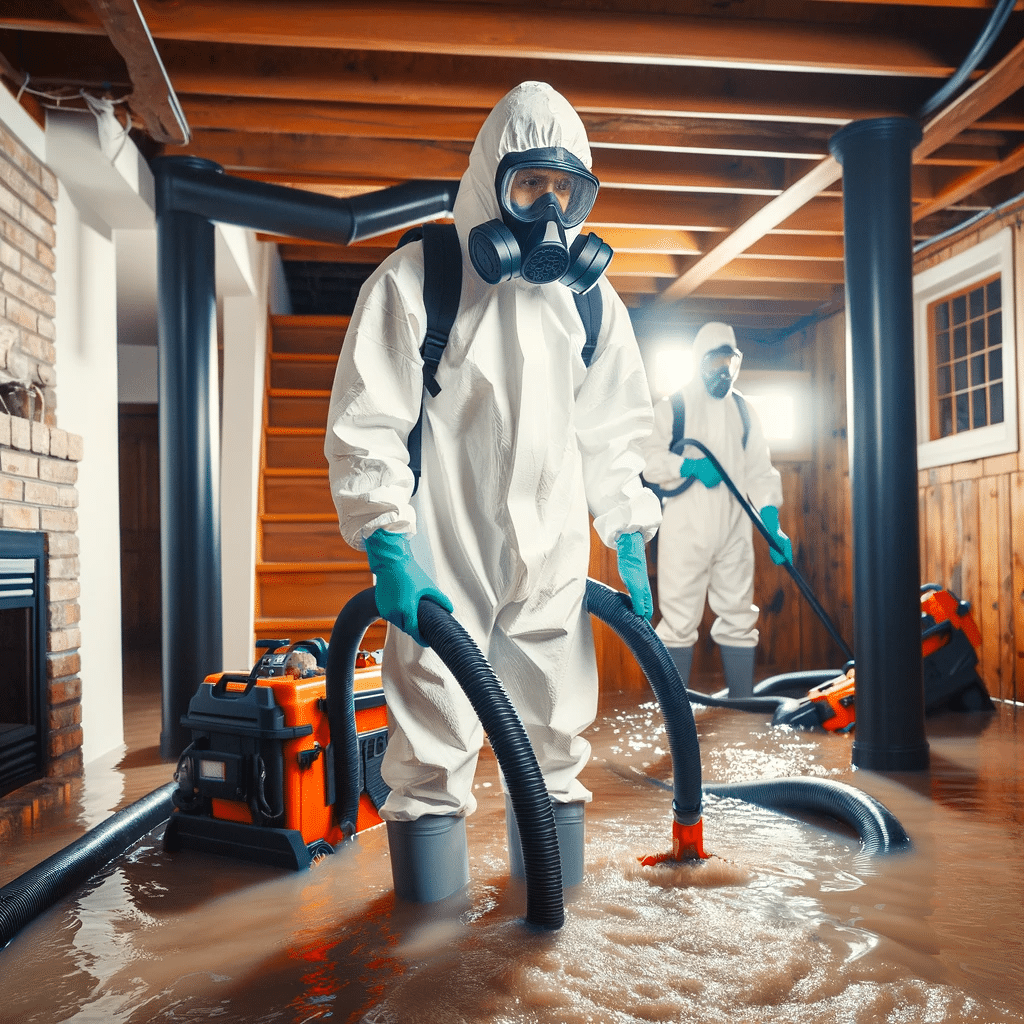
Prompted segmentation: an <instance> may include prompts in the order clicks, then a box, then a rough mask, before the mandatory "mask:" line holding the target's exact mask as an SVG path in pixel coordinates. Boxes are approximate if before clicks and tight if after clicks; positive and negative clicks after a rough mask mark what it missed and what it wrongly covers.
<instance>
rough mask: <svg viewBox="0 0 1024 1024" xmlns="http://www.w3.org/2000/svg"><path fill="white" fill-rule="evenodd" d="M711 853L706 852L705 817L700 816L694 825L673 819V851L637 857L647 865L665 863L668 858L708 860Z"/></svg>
mask: <svg viewBox="0 0 1024 1024" xmlns="http://www.w3.org/2000/svg"><path fill="white" fill-rule="evenodd" d="M710 856H711V854H709V853H705V852H704V819H703V818H698V819H697V821H696V822H695V823H694V824H693V825H684V824H683V823H682V822H679V821H676V820H675V819H673V821H672V852H671V853H652V854H649V855H648V856H646V857H637V860H639V861H640V863H641V864H642V865H643V866H644V867H645V868H649V867H653V866H654V865H655V864H663V863H664V862H665V861H667V860H673V861H685V860H697V861H699V860H707V859H708V858H709V857H710Z"/></svg>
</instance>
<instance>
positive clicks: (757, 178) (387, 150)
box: [187, 129, 927, 201]
mask: <svg viewBox="0 0 1024 1024" xmlns="http://www.w3.org/2000/svg"><path fill="white" fill-rule="evenodd" d="M469 150H470V144H469V143H468V142H449V141H423V140H414V139H368V138H353V137H346V136H337V135H331V136H311V135H284V134H275V133H272V132H255V131H251V130H250V131H245V132H233V131H215V130H208V129H199V130H197V131H196V132H195V134H194V138H193V141H192V144H191V145H190V146H189V148H188V151H187V152H188V154H189V155H192V156H198V157H203V158H205V159H208V160H214V161H216V162H217V163H219V164H221V165H222V166H223V167H224V168H225V169H226V170H229V171H234V170H238V169H245V170H276V171H281V172H290V173H293V174H320V175H333V176H336V177H339V178H344V177H351V176H357V177H365V176H371V177H373V176H379V175H380V173H381V171H382V170H383V169H386V172H387V174H388V176H389V177H394V178H397V179H403V178H441V179H450V178H459V177H461V176H462V173H463V172H464V171H465V169H466V167H467V166H468V163H469ZM593 169H594V173H595V174H596V175H597V177H598V178H599V179H600V181H601V183H602V185H603V186H604V187H605V188H608V189H612V188H629V189H651V190H661V191H670V192H671V191H676V192H679V191H683V192H725V193H735V194H740V195H754V196H772V195H777V194H778V193H779V192H780V191H781V189H782V187H783V186H784V184H785V180H786V165H785V162H784V161H780V160H764V159H754V158H750V157H725V156H717V155H716V156H702V155H695V154H691V153H685V154H680V153H661V152H653V153H645V152H640V151H637V150H621V149H599V150H596V151H595V152H594V163H593ZM923 198H927V196H924V197H923ZM652 201H656V200H652Z"/></svg>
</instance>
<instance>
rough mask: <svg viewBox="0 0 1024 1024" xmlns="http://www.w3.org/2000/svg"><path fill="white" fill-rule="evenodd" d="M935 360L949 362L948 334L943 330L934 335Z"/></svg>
mask: <svg viewBox="0 0 1024 1024" xmlns="http://www.w3.org/2000/svg"><path fill="white" fill-rule="evenodd" d="M935 361H936V362H937V363H948V362H949V335H948V334H947V333H946V332H945V331H942V332H941V333H940V334H936V335H935Z"/></svg>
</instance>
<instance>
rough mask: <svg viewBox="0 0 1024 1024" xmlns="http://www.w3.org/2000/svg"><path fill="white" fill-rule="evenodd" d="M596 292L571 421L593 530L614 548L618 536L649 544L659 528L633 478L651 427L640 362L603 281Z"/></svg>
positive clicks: (655, 505) (651, 500)
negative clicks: (594, 334) (592, 342)
mask: <svg viewBox="0 0 1024 1024" xmlns="http://www.w3.org/2000/svg"><path fill="white" fill-rule="evenodd" d="M598 286H599V287H601V297H602V301H603V306H604V311H603V314H602V325H601V334H600V337H599V338H598V344H597V348H596V351H595V357H594V360H593V362H592V363H591V364H590V368H589V370H587V374H586V377H585V378H584V380H583V383H582V385H581V386H580V389H579V391H578V392H577V395H576V410H575V421H576V435H577V438H578V441H579V447H580V453H581V456H582V460H583V483H584V488H585V490H586V495H587V504H588V506H589V507H590V511H591V513H592V515H593V516H594V529H595V530H596V531H597V535H598V536H599V537H600V538H601V541H602V543H604V544H605V545H607V546H608V547H610V548H614V547H615V545H616V542H617V541H618V539H619V537H621V536H622V535H623V534H624V533H636V532H640V533H642V534H643V537H644V540H645V541H648V540H650V539H651V537H653V536H654V533H655V531H656V530H657V529H658V526H659V525H660V524H661V502H660V501H659V500H658V498H657V497H656V496H655V495H654V493H653V492H652V491H651V490H650V489H649V488H647V487H644V485H643V483H642V481H641V480H640V473H641V472H642V470H643V468H644V459H643V454H642V452H641V446H642V445H643V443H644V441H645V440H646V438H647V437H648V435H649V434H650V432H651V427H652V425H653V415H652V410H651V392H650V388H649V387H648V384H647V374H646V372H645V370H644V365H643V360H642V359H641V358H640V350H639V348H638V347H637V343H636V336H635V335H634V334H633V326H632V324H631V323H630V321H629V314H628V312H627V311H626V307H625V305H624V304H623V302H622V300H621V299H620V298H619V297H618V295H617V294H616V293H615V290H614V289H613V288H612V287H611V285H607V286H606V282H605V281H604V279H603V278H602V280H601V282H600V283H599V285H598Z"/></svg>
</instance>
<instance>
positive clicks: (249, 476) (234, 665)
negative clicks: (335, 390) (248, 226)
mask: <svg viewBox="0 0 1024 1024" xmlns="http://www.w3.org/2000/svg"><path fill="white" fill-rule="evenodd" d="M235 230H237V229H235ZM218 235H219V236H220V235H225V236H226V240H227V239H233V241H234V243H235V244H233V245H231V246H230V249H231V252H230V254H229V253H228V252H226V251H224V250H225V249H227V248H229V247H228V246H224V247H221V246H218V251H217V259H218V261H219V265H218V274H217V276H218V278H219V279H220V278H224V279H225V280H226V279H227V278H228V276H229V275H228V274H226V273H225V271H229V270H230V268H229V267H223V269H222V264H223V263H224V262H226V261H227V260H228V259H229V258H230V259H232V260H234V262H235V266H236V269H237V270H238V275H237V278H236V284H235V286H234V287H231V288H230V292H233V293H234V294H230V293H228V294H225V293H226V292H227V291H228V290H229V286H228V285H227V284H226V283H222V284H219V286H218V293H219V294H221V295H222V296H223V298H222V299H221V309H222V323H223V332H224V334H223V342H224V380H223V388H222V394H223V402H222V408H223V415H222V427H221V460H220V465H221V488H220V494H221V588H222V590H221V593H222V616H223V631H224V667H225V668H226V669H229V670H231V671H245V670H248V668H249V667H250V666H251V664H252V660H253V645H254V643H255V636H254V632H253V618H254V615H255V608H256V576H255V573H256V568H255V567H256V526H257V514H258V510H257V506H258V498H259V468H260V442H261V438H262V430H263V378H264V366H265V360H266V339H267V307H268V302H269V292H270V282H271V280H272V277H273V273H274V269H275V268H274V262H275V260H276V262H277V263H280V260H279V258H278V257H277V250H276V249H275V248H274V247H273V246H270V245H267V244H265V243H259V242H256V240H255V235H253V233H252V232H245V233H244V243H245V244H244V247H243V246H242V245H240V244H239V243H240V242H241V241H242V240H243V239H242V238H240V237H239V235H237V234H234V232H233V231H229V230H227V229H225V228H223V227H218Z"/></svg>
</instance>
